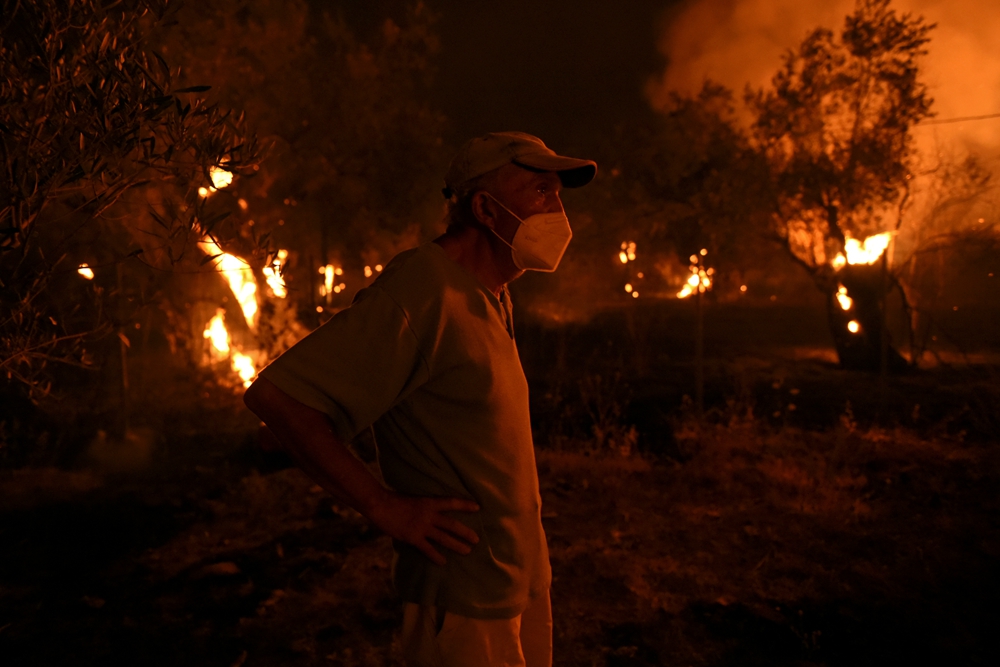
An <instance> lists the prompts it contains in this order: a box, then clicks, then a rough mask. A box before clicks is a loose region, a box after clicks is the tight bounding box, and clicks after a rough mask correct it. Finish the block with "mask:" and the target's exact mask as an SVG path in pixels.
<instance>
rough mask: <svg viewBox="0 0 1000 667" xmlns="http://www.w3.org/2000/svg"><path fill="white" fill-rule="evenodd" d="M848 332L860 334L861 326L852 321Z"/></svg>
mask: <svg viewBox="0 0 1000 667" xmlns="http://www.w3.org/2000/svg"><path fill="white" fill-rule="evenodd" d="M847 330H848V331H850V332H851V333H858V332H859V331H861V325H860V324H858V321H857V320H851V321H850V322H848V323H847Z"/></svg>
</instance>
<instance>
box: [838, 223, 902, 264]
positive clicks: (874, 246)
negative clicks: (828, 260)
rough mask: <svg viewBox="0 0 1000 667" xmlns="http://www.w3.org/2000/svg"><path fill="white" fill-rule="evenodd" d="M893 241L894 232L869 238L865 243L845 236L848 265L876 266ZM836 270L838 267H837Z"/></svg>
mask: <svg viewBox="0 0 1000 667" xmlns="http://www.w3.org/2000/svg"><path fill="white" fill-rule="evenodd" d="M891 239H892V232H883V233H881V234H876V235H874V236H869V237H868V238H866V239H865V240H864V241H859V240H857V239H853V238H851V237H850V236H848V235H846V234H845V241H844V252H845V253H846V255H847V263H848V264H874V263H875V262H877V261H878V259H879V257H881V256H882V253H883V252H885V249H886V248H888V247H889V241H890V240H891ZM838 257H839V255H838ZM841 266H843V264H841ZM834 268H838V267H836V265H835V266H834Z"/></svg>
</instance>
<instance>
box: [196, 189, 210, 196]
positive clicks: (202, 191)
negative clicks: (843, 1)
mask: <svg viewBox="0 0 1000 667" xmlns="http://www.w3.org/2000/svg"><path fill="white" fill-rule="evenodd" d="M210 194H212V191H211V190H209V189H208V188H206V187H201V188H198V196H199V197H207V196H208V195H210Z"/></svg>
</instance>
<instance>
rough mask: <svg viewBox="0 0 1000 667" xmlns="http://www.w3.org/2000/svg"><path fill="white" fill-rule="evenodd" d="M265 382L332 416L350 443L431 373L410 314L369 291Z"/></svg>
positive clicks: (268, 372) (271, 370)
mask: <svg viewBox="0 0 1000 667" xmlns="http://www.w3.org/2000/svg"><path fill="white" fill-rule="evenodd" d="M260 376H261V377H263V378H267V379H268V380H269V381H270V382H272V383H274V384H275V386H277V387H278V388H279V389H281V390H282V391H283V392H285V393H286V394H288V395H289V396H291V397H292V398H294V399H295V400H297V401H299V402H300V403H303V404H304V405H308V406H309V407H311V408H315V409H317V410H320V411H322V412H324V413H326V414H327V415H329V417H330V419H331V420H332V421H333V425H334V430H335V432H336V433H337V435H338V436H339V437H341V438H343V439H344V440H351V439H353V438H354V437H355V436H356V435H357V434H358V433H360V432H361V431H362V430H364V429H365V428H367V427H368V426H370V425H371V424H372V423H374V422H375V420H377V419H378V418H379V417H380V416H382V414H384V413H385V412H386V411H388V410H389V408H391V407H392V406H393V405H394V404H395V403H396V402H397V401H399V400H400V399H401V398H403V397H404V396H406V395H407V394H409V393H410V392H411V391H413V390H414V389H416V388H417V387H419V386H420V385H421V384H423V383H424V382H426V381H427V378H428V376H429V374H428V369H427V363H426V361H425V360H424V357H423V355H422V354H421V352H420V348H419V344H418V341H417V337H416V335H415V334H414V333H413V331H412V330H411V328H410V324H409V322H408V320H407V317H406V313H405V312H404V311H403V309H402V308H400V307H399V306H398V305H397V304H396V302H395V301H393V299H392V298H391V297H390V296H389V295H388V294H386V293H385V292H384V291H383V290H382V289H380V288H378V287H369V288H368V289H366V290H365V293H363V294H359V298H358V299H357V300H356V301H355V303H354V305H352V306H351V307H350V308H347V309H346V310H342V311H341V312H339V313H337V314H336V315H334V316H333V317H332V318H331V319H330V321H329V322H327V323H326V324H324V325H323V326H321V327H319V328H318V329H316V330H315V331H313V332H312V333H311V334H309V335H308V336H306V337H305V338H303V339H302V340H301V341H299V342H298V343H296V344H295V345H293V346H292V347H291V348H289V349H288V350H287V351H286V352H285V353H284V354H282V355H281V356H280V357H278V358H277V359H275V360H274V361H273V362H272V363H271V364H270V365H269V366H267V368H265V369H264V370H262V371H261V372H260Z"/></svg>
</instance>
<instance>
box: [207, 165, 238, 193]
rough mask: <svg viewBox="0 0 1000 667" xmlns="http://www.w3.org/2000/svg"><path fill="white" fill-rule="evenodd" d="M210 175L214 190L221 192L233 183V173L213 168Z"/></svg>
mask: <svg viewBox="0 0 1000 667" xmlns="http://www.w3.org/2000/svg"><path fill="white" fill-rule="evenodd" d="M208 175H209V177H210V178H211V179H212V189H213V190H221V189H222V188H224V187H226V186H227V185H230V184H232V182H233V172H231V171H226V170H225V169H222V168H221V167H212V168H211V169H209V170H208Z"/></svg>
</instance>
